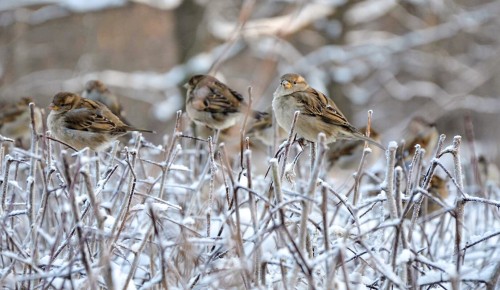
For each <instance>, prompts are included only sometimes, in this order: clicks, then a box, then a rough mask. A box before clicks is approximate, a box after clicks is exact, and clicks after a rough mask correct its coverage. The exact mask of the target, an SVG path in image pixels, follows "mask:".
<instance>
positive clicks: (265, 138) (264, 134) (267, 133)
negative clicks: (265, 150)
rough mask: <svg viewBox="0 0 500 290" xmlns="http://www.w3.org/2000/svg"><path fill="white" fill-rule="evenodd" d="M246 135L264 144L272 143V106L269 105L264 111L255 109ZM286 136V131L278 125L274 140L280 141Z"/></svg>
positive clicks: (269, 144)
mask: <svg viewBox="0 0 500 290" xmlns="http://www.w3.org/2000/svg"><path fill="white" fill-rule="evenodd" d="M249 123H250V124H249V128H248V131H247V132H248V135H249V136H253V137H255V138H256V139H257V140H259V141H260V142H262V143H263V144H264V145H266V146H272V145H273V139H274V130H273V115H272V107H269V108H268V109H267V110H266V111H264V112H257V111H255V112H254V113H253V114H252V118H251V120H250V122H249ZM286 137H287V132H285V130H283V128H281V127H280V126H278V132H277V136H276V142H280V141H282V140H284V139H285V138H286Z"/></svg>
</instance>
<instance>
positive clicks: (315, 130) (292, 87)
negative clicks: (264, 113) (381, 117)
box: [273, 73, 385, 150]
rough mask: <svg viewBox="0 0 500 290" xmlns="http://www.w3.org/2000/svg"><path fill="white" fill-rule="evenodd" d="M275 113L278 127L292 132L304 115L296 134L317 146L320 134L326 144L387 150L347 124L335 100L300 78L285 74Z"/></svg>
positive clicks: (276, 101) (280, 86)
mask: <svg viewBox="0 0 500 290" xmlns="http://www.w3.org/2000/svg"><path fill="white" fill-rule="evenodd" d="M273 111H274V115H275V117H276V121H277V122H278V124H279V125H280V126H281V127H282V128H283V129H285V130H286V131H288V132H290V129H291V127H292V123H293V119H294V114H295V111H299V112H300V115H299V117H298V119H297V123H296V124H295V132H296V133H297V134H298V135H299V136H300V137H303V138H304V139H306V140H308V141H311V142H316V139H317V137H318V134H319V133H320V132H323V133H324V134H325V135H326V143H332V142H335V141H336V140H338V139H344V140H361V141H367V142H369V143H371V144H373V145H375V146H378V147H380V148H382V149H383V150H385V148H384V146H382V145H381V144H380V143H377V142H376V141H374V140H372V139H370V138H368V137H366V136H365V135H363V133H361V132H359V130H358V129H356V128H355V127H354V126H353V125H351V124H350V123H349V121H347V119H346V117H345V116H344V114H342V112H341V111H340V110H339V109H338V108H337V105H335V103H334V102H333V100H332V99H330V98H328V97H327V96H325V95H324V94H323V93H321V92H319V91H317V90H315V89H314V88H312V87H310V86H309V84H308V83H307V82H306V80H305V79H304V78H303V77H302V76H301V75H298V74H294V73H290V74H285V75H283V76H282V77H281V79H280V84H279V86H278V88H277V89H276V91H275V92H274V98H273Z"/></svg>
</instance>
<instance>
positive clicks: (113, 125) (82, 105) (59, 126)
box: [47, 92, 153, 151]
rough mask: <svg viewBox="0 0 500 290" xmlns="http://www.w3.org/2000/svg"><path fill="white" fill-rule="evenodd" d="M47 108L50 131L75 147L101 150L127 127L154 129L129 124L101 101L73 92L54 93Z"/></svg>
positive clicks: (124, 131) (125, 130)
mask: <svg viewBox="0 0 500 290" xmlns="http://www.w3.org/2000/svg"><path fill="white" fill-rule="evenodd" d="M49 109H50V110H51V112H50V114H49V116H48V117H47V126H48V128H49V130H50V131H51V133H52V135H53V136H54V137H55V138H57V139H59V140H61V141H63V142H65V143H67V144H69V145H71V146H73V147H75V148H76V149H78V150H80V149H83V148H85V147H89V148H90V149H92V150H94V151H100V150H102V149H104V148H106V147H107V146H108V145H109V144H110V143H111V142H113V141H114V140H116V138H118V137H120V136H123V135H125V134H127V133H128V132H130V131H140V132H149V133H153V131H150V130H144V129H138V128H134V127H131V126H129V125H127V124H125V123H124V122H123V121H122V120H120V118H118V117H117V116H116V115H115V114H113V113H112V112H111V111H110V110H109V109H108V108H107V107H106V106H105V105H104V104H102V103H100V102H97V101H93V100H90V99H87V98H82V97H80V96H79V95H77V94H73V93H68V92H60V93H58V94H56V95H55V96H54V99H53V100H52V103H51V104H50V106H49Z"/></svg>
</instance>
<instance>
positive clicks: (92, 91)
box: [82, 80, 128, 123]
mask: <svg viewBox="0 0 500 290" xmlns="http://www.w3.org/2000/svg"><path fill="white" fill-rule="evenodd" d="M82 97H84V98H87V99H91V100H93V101H97V102H101V103H103V104H104V105H106V107H108V109H109V110H110V111H111V112H112V113H113V114H115V115H116V116H117V117H119V118H120V119H122V120H123V115H124V112H123V108H122V106H121V104H120V102H119V101H118V97H117V96H116V95H114V94H112V93H111V91H110V90H109V89H108V87H106V85H105V84H103V83H102V82H101V81H98V80H90V81H88V82H87V83H86V84H85V90H84V91H83V92H82ZM125 123H128V122H125Z"/></svg>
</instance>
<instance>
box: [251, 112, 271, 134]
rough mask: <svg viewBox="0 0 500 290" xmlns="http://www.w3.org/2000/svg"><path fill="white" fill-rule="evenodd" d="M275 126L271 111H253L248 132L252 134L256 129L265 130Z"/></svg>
mask: <svg viewBox="0 0 500 290" xmlns="http://www.w3.org/2000/svg"><path fill="white" fill-rule="evenodd" d="M272 126H273V116H272V115H271V113H269V112H260V111H253V112H252V121H251V122H250V126H249V129H248V133H249V134H251V133H253V132H256V131H261V130H265V129H267V128H270V127H272Z"/></svg>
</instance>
